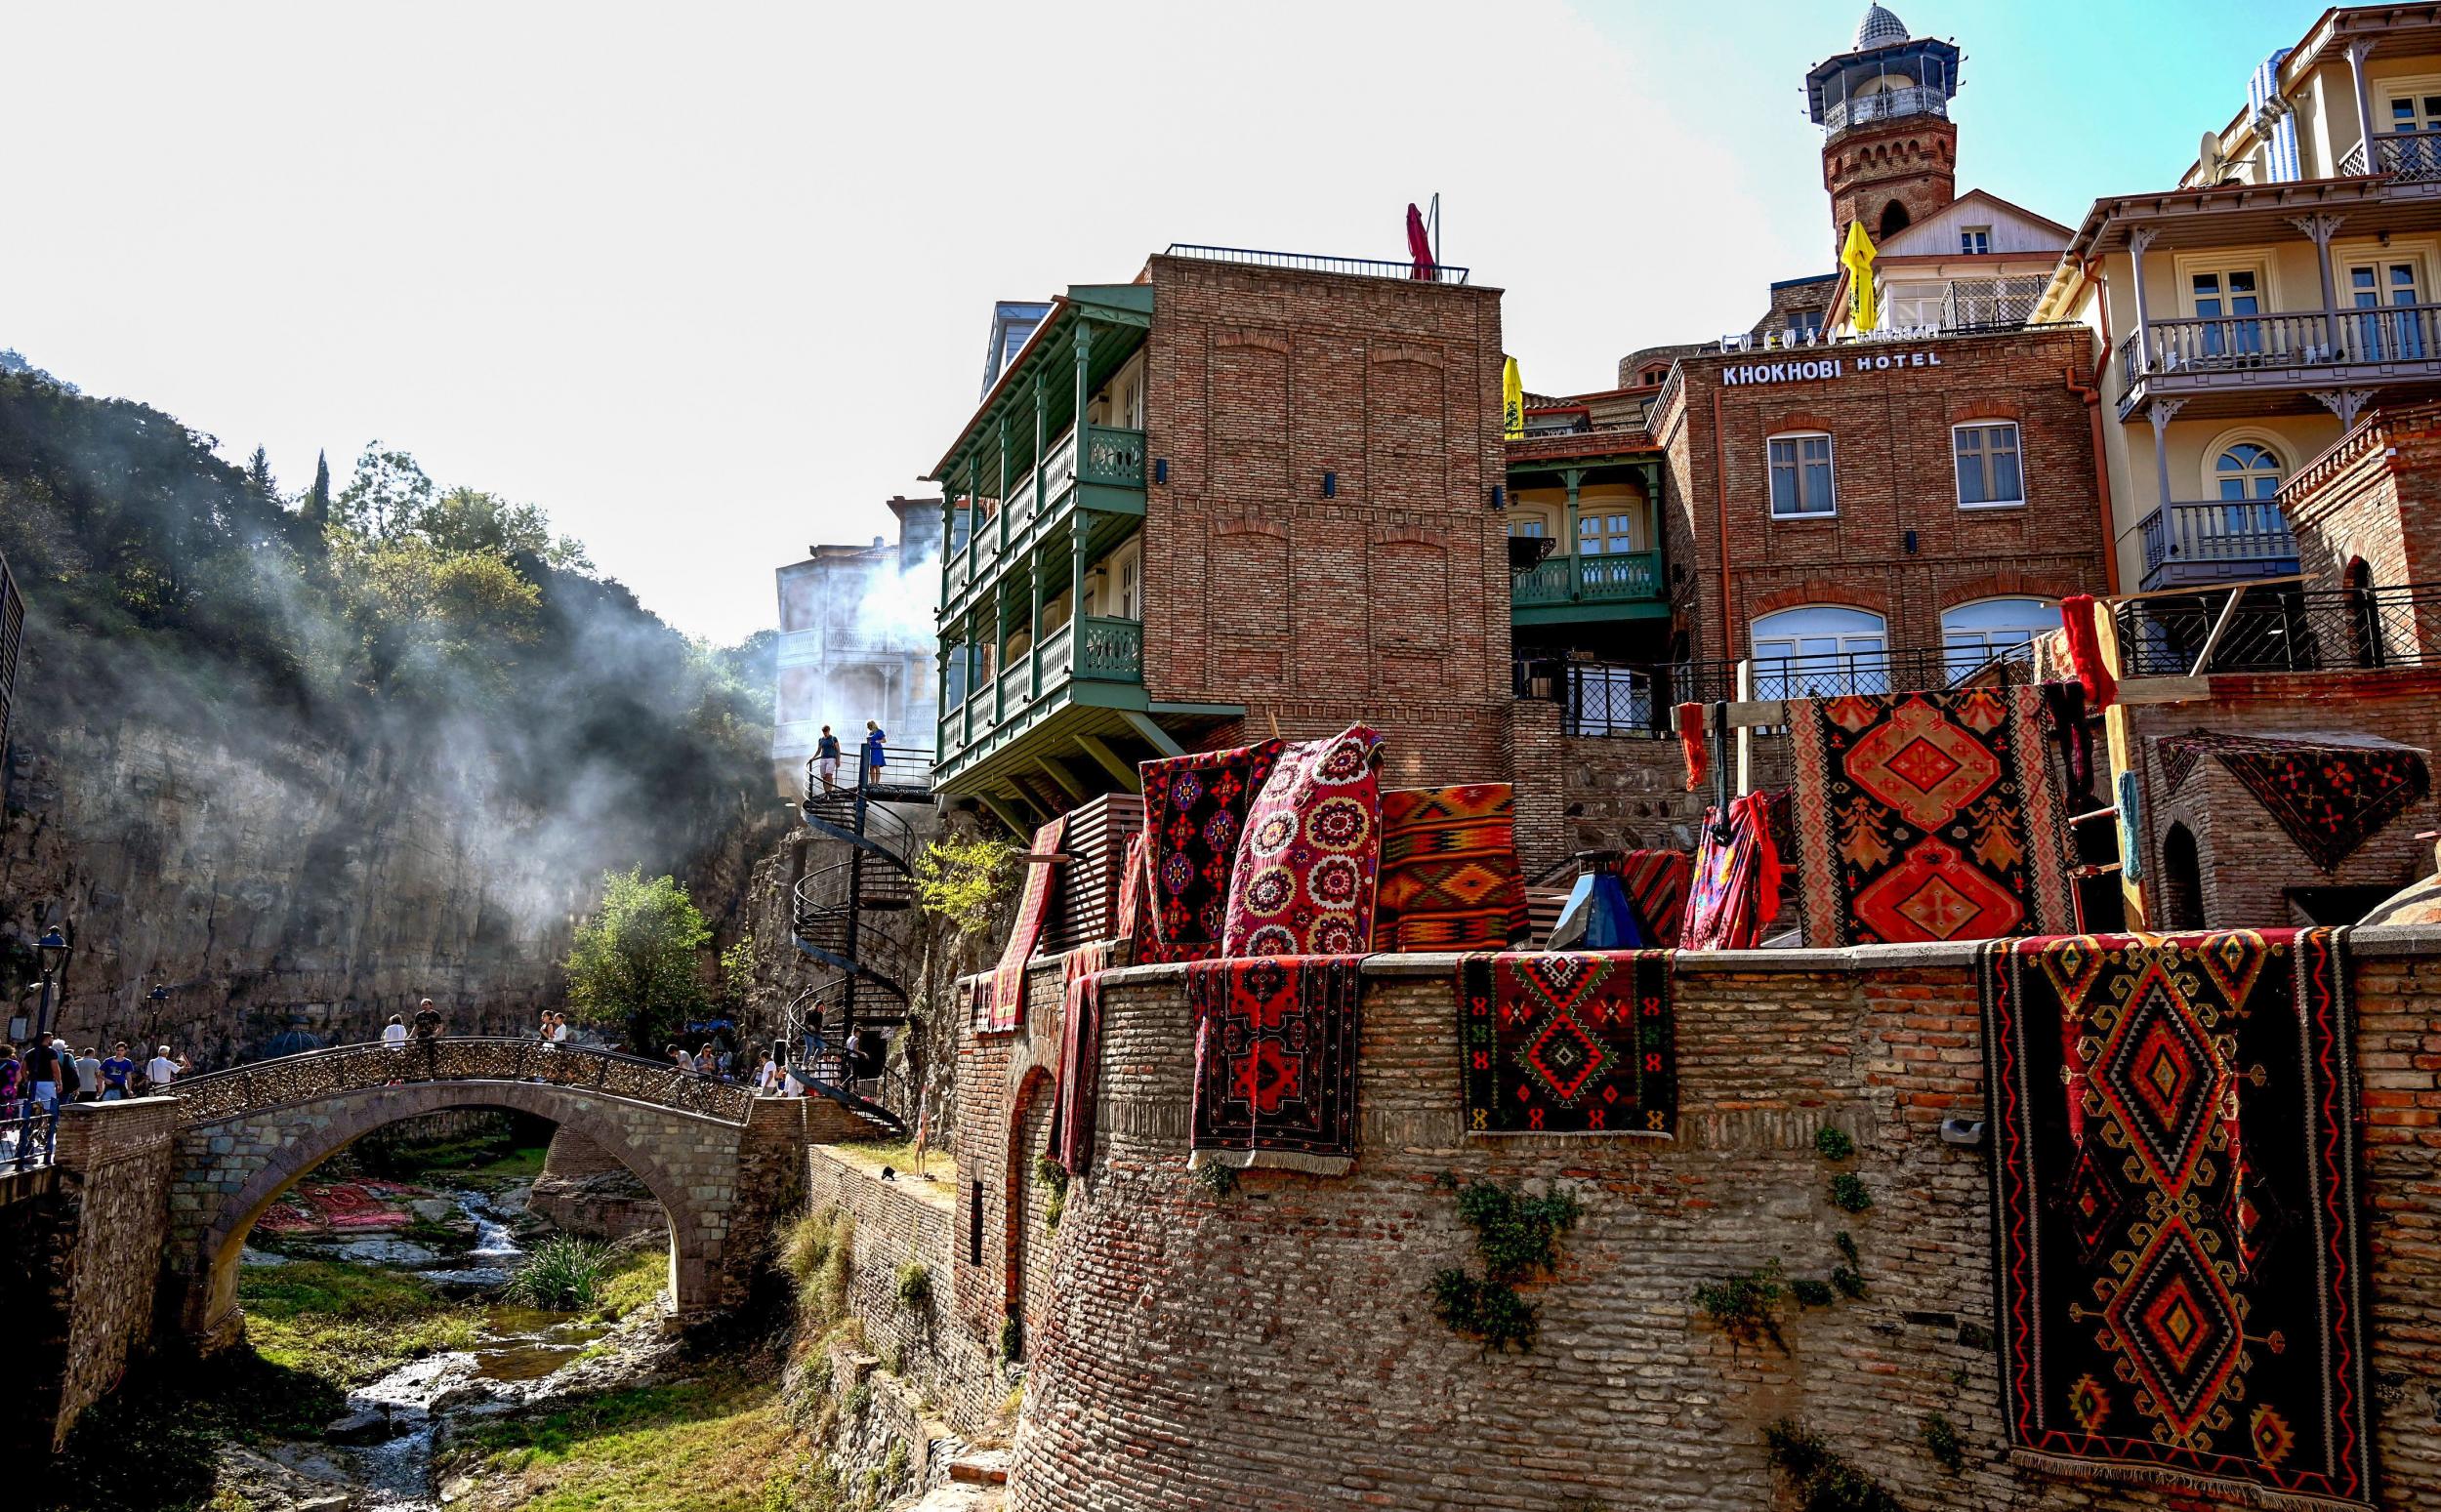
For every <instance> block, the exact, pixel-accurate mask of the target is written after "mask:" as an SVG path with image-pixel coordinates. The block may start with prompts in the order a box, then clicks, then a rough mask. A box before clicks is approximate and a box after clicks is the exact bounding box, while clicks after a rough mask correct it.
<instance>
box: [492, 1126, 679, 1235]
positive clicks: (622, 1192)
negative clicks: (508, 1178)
mask: <svg viewBox="0 0 2441 1512" xmlns="http://www.w3.org/2000/svg"><path fill="white" fill-rule="evenodd" d="M525 1210H526V1211H527V1212H530V1213H532V1214H533V1215H534V1216H536V1217H538V1218H542V1219H545V1220H547V1221H549V1222H550V1223H551V1224H552V1225H553V1226H554V1227H555V1228H558V1229H559V1231H560V1232H562V1233H566V1234H575V1235H579V1236H581V1237H583V1238H586V1239H626V1238H628V1237H629V1236H631V1235H635V1234H642V1233H646V1232H649V1231H650V1230H653V1229H659V1228H667V1227H668V1226H669V1222H670V1217H669V1214H667V1213H665V1212H663V1211H662V1210H661V1203H660V1201H659V1200H658V1199H657V1198H655V1197H654V1196H653V1195H652V1189H651V1188H650V1187H648V1186H646V1185H644V1184H643V1182H641V1181H640V1180H638V1179H637V1177H636V1173H635V1172H634V1171H631V1170H629V1169H628V1168H627V1166H626V1165H622V1164H621V1163H620V1161H619V1158H618V1157H617V1156H615V1155H612V1154H611V1153H610V1152H609V1151H607V1150H605V1149H603V1148H602V1147H601V1146H600V1145H598V1144H596V1143H594V1142H593V1141H592V1140H590V1139H588V1138H586V1137H585V1136H584V1135H582V1134H579V1133H576V1132H574V1131H572V1130H569V1129H564V1128H562V1129H558V1130H555V1131H554V1132H553V1134H552V1136H551V1148H550V1149H548V1150H546V1151H544V1152H543V1169H542V1174H541V1175H539V1176H536V1177H535V1178H534V1188H533V1190H532V1191H531V1192H529V1193H528V1194H526V1199H525Z"/></svg>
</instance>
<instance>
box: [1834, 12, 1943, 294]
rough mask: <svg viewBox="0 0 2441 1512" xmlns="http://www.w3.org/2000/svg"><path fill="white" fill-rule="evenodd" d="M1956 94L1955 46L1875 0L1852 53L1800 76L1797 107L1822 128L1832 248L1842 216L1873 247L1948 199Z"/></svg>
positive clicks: (1843, 224) (1842, 233) (1841, 234)
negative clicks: (1911, 31) (1801, 96)
mask: <svg viewBox="0 0 2441 1512" xmlns="http://www.w3.org/2000/svg"><path fill="white" fill-rule="evenodd" d="M1957 93H1958V46H1957V44H1956V43H1952V42H1936V41H1933V40H1931V39H1930V38H1924V37H1910V36H1909V35H1908V34H1907V25H1906V23H1905V22H1903V21H1901V20H1899V19H1898V18H1897V17H1895V16H1893V15H1891V14H1890V13H1889V12H1888V11H1886V10H1884V9H1882V7H1881V6H1879V5H1876V6H1870V7H1868V8H1867V9H1866V11H1865V20H1864V24H1862V25H1860V26H1858V27H1857V28H1856V46H1855V49H1854V50H1853V51H1851V52H1845V53H1841V54H1840V55H1839V56H1838V57H1836V58H1829V59H1825V60H1824V61H1821V62H1819V63H1817V64H1815V65H1814V70H1813V72H1811V73H1809V74H1807V75H1805V105H1806V109H1807V111H1808V112H1809V113H1810V114H1811V115H1812V116H1813V118H1814V124H1815V125H1817V126H1820V127H1821V128H1822V186H1823V187H1824V188H1826V189H1829V190H1830V191H1831V246H1832V252H1833V256H1835V257H1836V256H1837V255H1838V251H1839V247H1840V245H1841V242H1843V241H1844V240H1845V239H1846V237H1847V224H1848V223H1849V222H1850V221H1862V222H1864V223H1865V234H1867V235H1869V236H1871V237H1872V238H1873V239H1874V242H1875V244H1876V245H1879V244H1880V243H1882V242H1883V241H1885V240H1887V239H1888V238H1889V237H1890V236H1891V235H1892V234H1893V233H1895V232H1897V231H1899V230H1902V229H1904V228H1905V227H1907V226H1910V225H1914V224H1916V223H1917V222H1918V221H1921V220H1923V219H1924V217H1926V216H1928V215H1931V214H1933V213H1934V212H1935V211H1938V210H1940V209H1941V208H1942V207H1943V206H1945V205H1947V204H1949V203H1950V201H1952V200H1954V199H1956V198H1957V197H1958V187H1957V174H1958V128H1957V127H1956V126H1954V125H1952V124H1950V118H1949V115H1950V98H1951V97H1952V96H1954V95H1956V94H1957Z"/></svg>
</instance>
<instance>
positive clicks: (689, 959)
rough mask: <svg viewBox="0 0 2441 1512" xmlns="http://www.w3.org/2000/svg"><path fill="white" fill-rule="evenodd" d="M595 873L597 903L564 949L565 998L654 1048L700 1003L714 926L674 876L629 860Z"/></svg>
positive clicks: (646, 1049) (644, 1048) (649, 1050)
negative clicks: (649, 873)
mask: <svg viewBox="0 0 2441 1512" xmlns="http://www.w3.org/2000/svg"><path fill="white" fill-rule="evenodd" d="M601 880H602V897H601V907H600V909H599V910H597V911H596V912H595V914H594V917H593V918H592V919H588V920H586V921H585V922H584V923H583V924H581V925H579V926H578V927H577V931H576V941H575V944H574V946H573V948H572V949H570V950H569V952H568V966H567V970H568V1001H569V1002H571V1003H573V1004H575V1006H576V1008H577V1010H578V1011H579V1012H580V1013H583V1014H585V1015H586V1016H588V1017H590V1018H592V1019H594V1020H595V1021H596V1022H600V1021H601V1020H604V1019H612V1018H615V1019H617V1020H619V1021H620V1022H621V1023H623V1024H624V1025H625V1026H626V1028H627V1033H628V1039H629V1042H630V1043H631V1044H633V1045H635V1046H636V1047H637V1049H638V1050H639V1051H640V1052H641V1053H643V1054H647V1055H651V1054H657V1053H659V1048H660V1046H661V1044H662V1043H663V1042H665V1041H666V1040H667V1038H668V1037H669V1035H670V1034H671V1033H672V1032H673V1031H674V1030H675V1029H677V1028H678V1026H680V1025H681V1024H683V1023H684V1022H685V1021H686V1019H687V1016H688V1015H689V1014H690V1013H693V1012H694V1011H696V1010H697V1009H699V1008H701V1007H702V1006H703V1001H704V991H703V976H702V972H701V969H700V968H701V963H702V953H703V949H704V947H705V946H706V945H708V944H710V943H711V941H712V926H711V925H710V924H708V923H706V922H705V921H704V917H703V914H702V912H701V911H700V910H698V909H697V908H696V907H695V904H694V900H693V899H691V898H689V897H687V896H686V889H685V888H683V887H681V886H680V885H679V884H678V879H676V878H674V877H655V878H651V879H646V878H645V877H644V875H643V871H642V869H641V868H640V867H630V868H628V869H627V870H626V871H624V872H607V873H604V874H603V875H602V879H601Z"/></svg>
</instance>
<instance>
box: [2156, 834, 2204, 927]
mask: <svg viewBox="0 0 2441 1512" xmlns="http://www.w3.org/2000/svg"><path fill="white" fill-rule="evenodd" d="M2153 927H2155V928H2159V929H2201V928H2203V927H2204V867H2203V863H2202V860H2201V858H2200V857H2199V856H2198V855H2197V854H2196V846H2195V836H2194V833H2193V832H2192V831H2190V830H2188V829H2187V827H2186V826H2185V825H2183V824H2174V823H2173V824H2172V825H2171V827H2170V828H2169V829H2167V830H2165V831H2163V832H2162V876H2161V921H2160V922H2159V923H2158V924H2156V925H2154V926H2153Z"/></svg>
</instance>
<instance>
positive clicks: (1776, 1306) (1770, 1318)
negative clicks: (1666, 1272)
mask: <svg viewBox="0 0 2441 1512" xmlns="http://www.w3.org/2000/svg"><path fill="white" fill-rule="evenodd" d="M1787 1294H1788V1291H1787V1287H1785V1286H1783V1284H1782V1282H1781V1273H1780V1262H1779V1261H1778V1260H1777V1259H1774V1260H1772V1261H1770V1262H1769V1263H1767V1264H1764V1265H1761V1266H1758V1267H1757V1268H1756V1269H1754V1270H1751V1271H1741V1272H1739V1273H1738V1274H1736V1275H1734V1276H1728V1277H1724V1278H1722V1279H1721V1280H1719V1281H1712V1282H1705V1283H1703V1284H1702V1285H1700V1286H1698V1287H1696V1288H1695V1305H1696V1306H1698V1307H1700V1308H1702V1309H1703V1310H1704V1313H1705V1315H1706V1316H1707V1317H1709V1318H1711V1319H1712V1321H1713V1324H1714V1325H1715V1326H1716V1327H1717V1328H1719V1329H1720V1331H1721V1332H1723V1333H1726V1334H1727V1335H1729V1338H1730V1340H1731V1341H1732V1342H1733V1343H1736V1344H1753V1343H1757V1342H1759V1341H1760V1340H1763V1339H1769V1340H1770V1341H1771V1342H1772V1343H1773V1344H1775V1345H1778V1346H1780V1347H1781V1348H1782V1349H1786V1348H1787V1347H1788V1345H1787V1343H1786V1341H1785V1340H1783V1339H1782V1338H1781V1337H1780V1299H1781V1298H1782V1297H1783V1296H1785V1295H1787Z"/></svg>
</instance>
